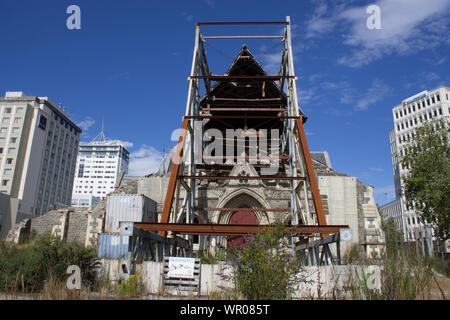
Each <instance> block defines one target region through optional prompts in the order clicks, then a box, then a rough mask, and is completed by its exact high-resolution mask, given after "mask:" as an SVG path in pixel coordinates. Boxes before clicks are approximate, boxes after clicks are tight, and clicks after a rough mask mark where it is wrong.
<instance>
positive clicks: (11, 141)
mask: <svg viewBox="0 0 450 320" xmlns="http://www.w3.org/2000/svg"><path fill="white" fill-rule="evenodd" d="M16 141H17V138H15V137H14V138H11V139H10V140H9V142H10V143H16Z"/></svg>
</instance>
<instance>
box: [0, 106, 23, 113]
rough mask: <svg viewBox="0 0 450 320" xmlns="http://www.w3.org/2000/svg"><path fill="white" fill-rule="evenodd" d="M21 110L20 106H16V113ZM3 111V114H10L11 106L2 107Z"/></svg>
mask: <svg viewBox="0 0 450 320" xmlns="http://www.w3.org/2000/svg"><path fill="white" fill-rule="evenodd" d="M22 112H23V108H22V107H17V108H16V113H22ZM3 113H4V114H10V113H12V108H11V107H5V108H4V109H3Z"/></svg>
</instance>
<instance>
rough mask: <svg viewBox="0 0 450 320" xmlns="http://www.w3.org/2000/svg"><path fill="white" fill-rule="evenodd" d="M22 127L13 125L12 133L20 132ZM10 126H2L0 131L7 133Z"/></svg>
mask: <svg viewBox="0 0 450 320" xmlns="http://www.w3.org/2000/svg"><path fill="white" fill-rule="evenodd" d="M19 130H20V128H19V127H13V128H12V130H11V132H12V133H19ZM7 132H8V127H0V133H7Z"/></svg>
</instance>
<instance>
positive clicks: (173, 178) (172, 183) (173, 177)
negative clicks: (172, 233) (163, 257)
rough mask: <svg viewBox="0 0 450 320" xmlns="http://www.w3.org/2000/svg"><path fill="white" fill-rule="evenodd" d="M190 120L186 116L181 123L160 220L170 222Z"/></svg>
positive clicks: (161, 232)
mask: <svg viewBox="0 0 450 320" xmlns="http://www.w3.org/2000/svg"><path fill="white" fill-rule="evenodd" d="M188 123H189V120H188V119H186V117H184V118H183V123H182V125H181V133H180V138H179V139H178V145H177V150H176V152H175V158H174V161H173V166H172V172H171V173H170V179H169V185H168V187H167V193H166V199H165V201H164V208H163V212H162V215H161V220H160V222H162V223H167V222H169V215H170V211H171V210H172V200H173V196H174V194H175V187H176V185H177V177H178V170H179V168H180V163H181V157H182V156H183V144H184V139H185V138H186V131H187V130H186V128H187V126H188ZM158 234H159V235H160V236H165V231H159V232H158Z"/></svg>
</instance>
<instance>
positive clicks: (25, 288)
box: [0, 235, 99, 293]
mask: <svg viewBox="0 0 450 320" xmlns="http://www.w3.org/2000/svg"><path fill="white" fill-rule="evenodd" d="M0 257H1V259H0V291H2V292H6V293H9V292H21V293H36V292H41V291H42V290H43V289H45V286H46V285H47V286H49V284H55V283H65V282H66V279H67V277H68V274H67V273H66V271H67V267H68V266H69V265H77V266H79V267H80V270H81V277H82V286H84V287H86V288H92V289H94V288H95V286H96V284H97V268H98V266H99V261H98V260H97V254H96V252H95V250H94V249H91V248H85V247H84V246H83V245H81V244H77V243H66V242H63V241H61V240H59V239H56V238H54V237H52V236H50V235H45V236H43V237H41V238H39V239H37V240H32V241H30V242H24V241H23V242H22V243H20V244H17V245H13V244H9V243H4V242H1V243H0Z"/></svg>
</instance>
